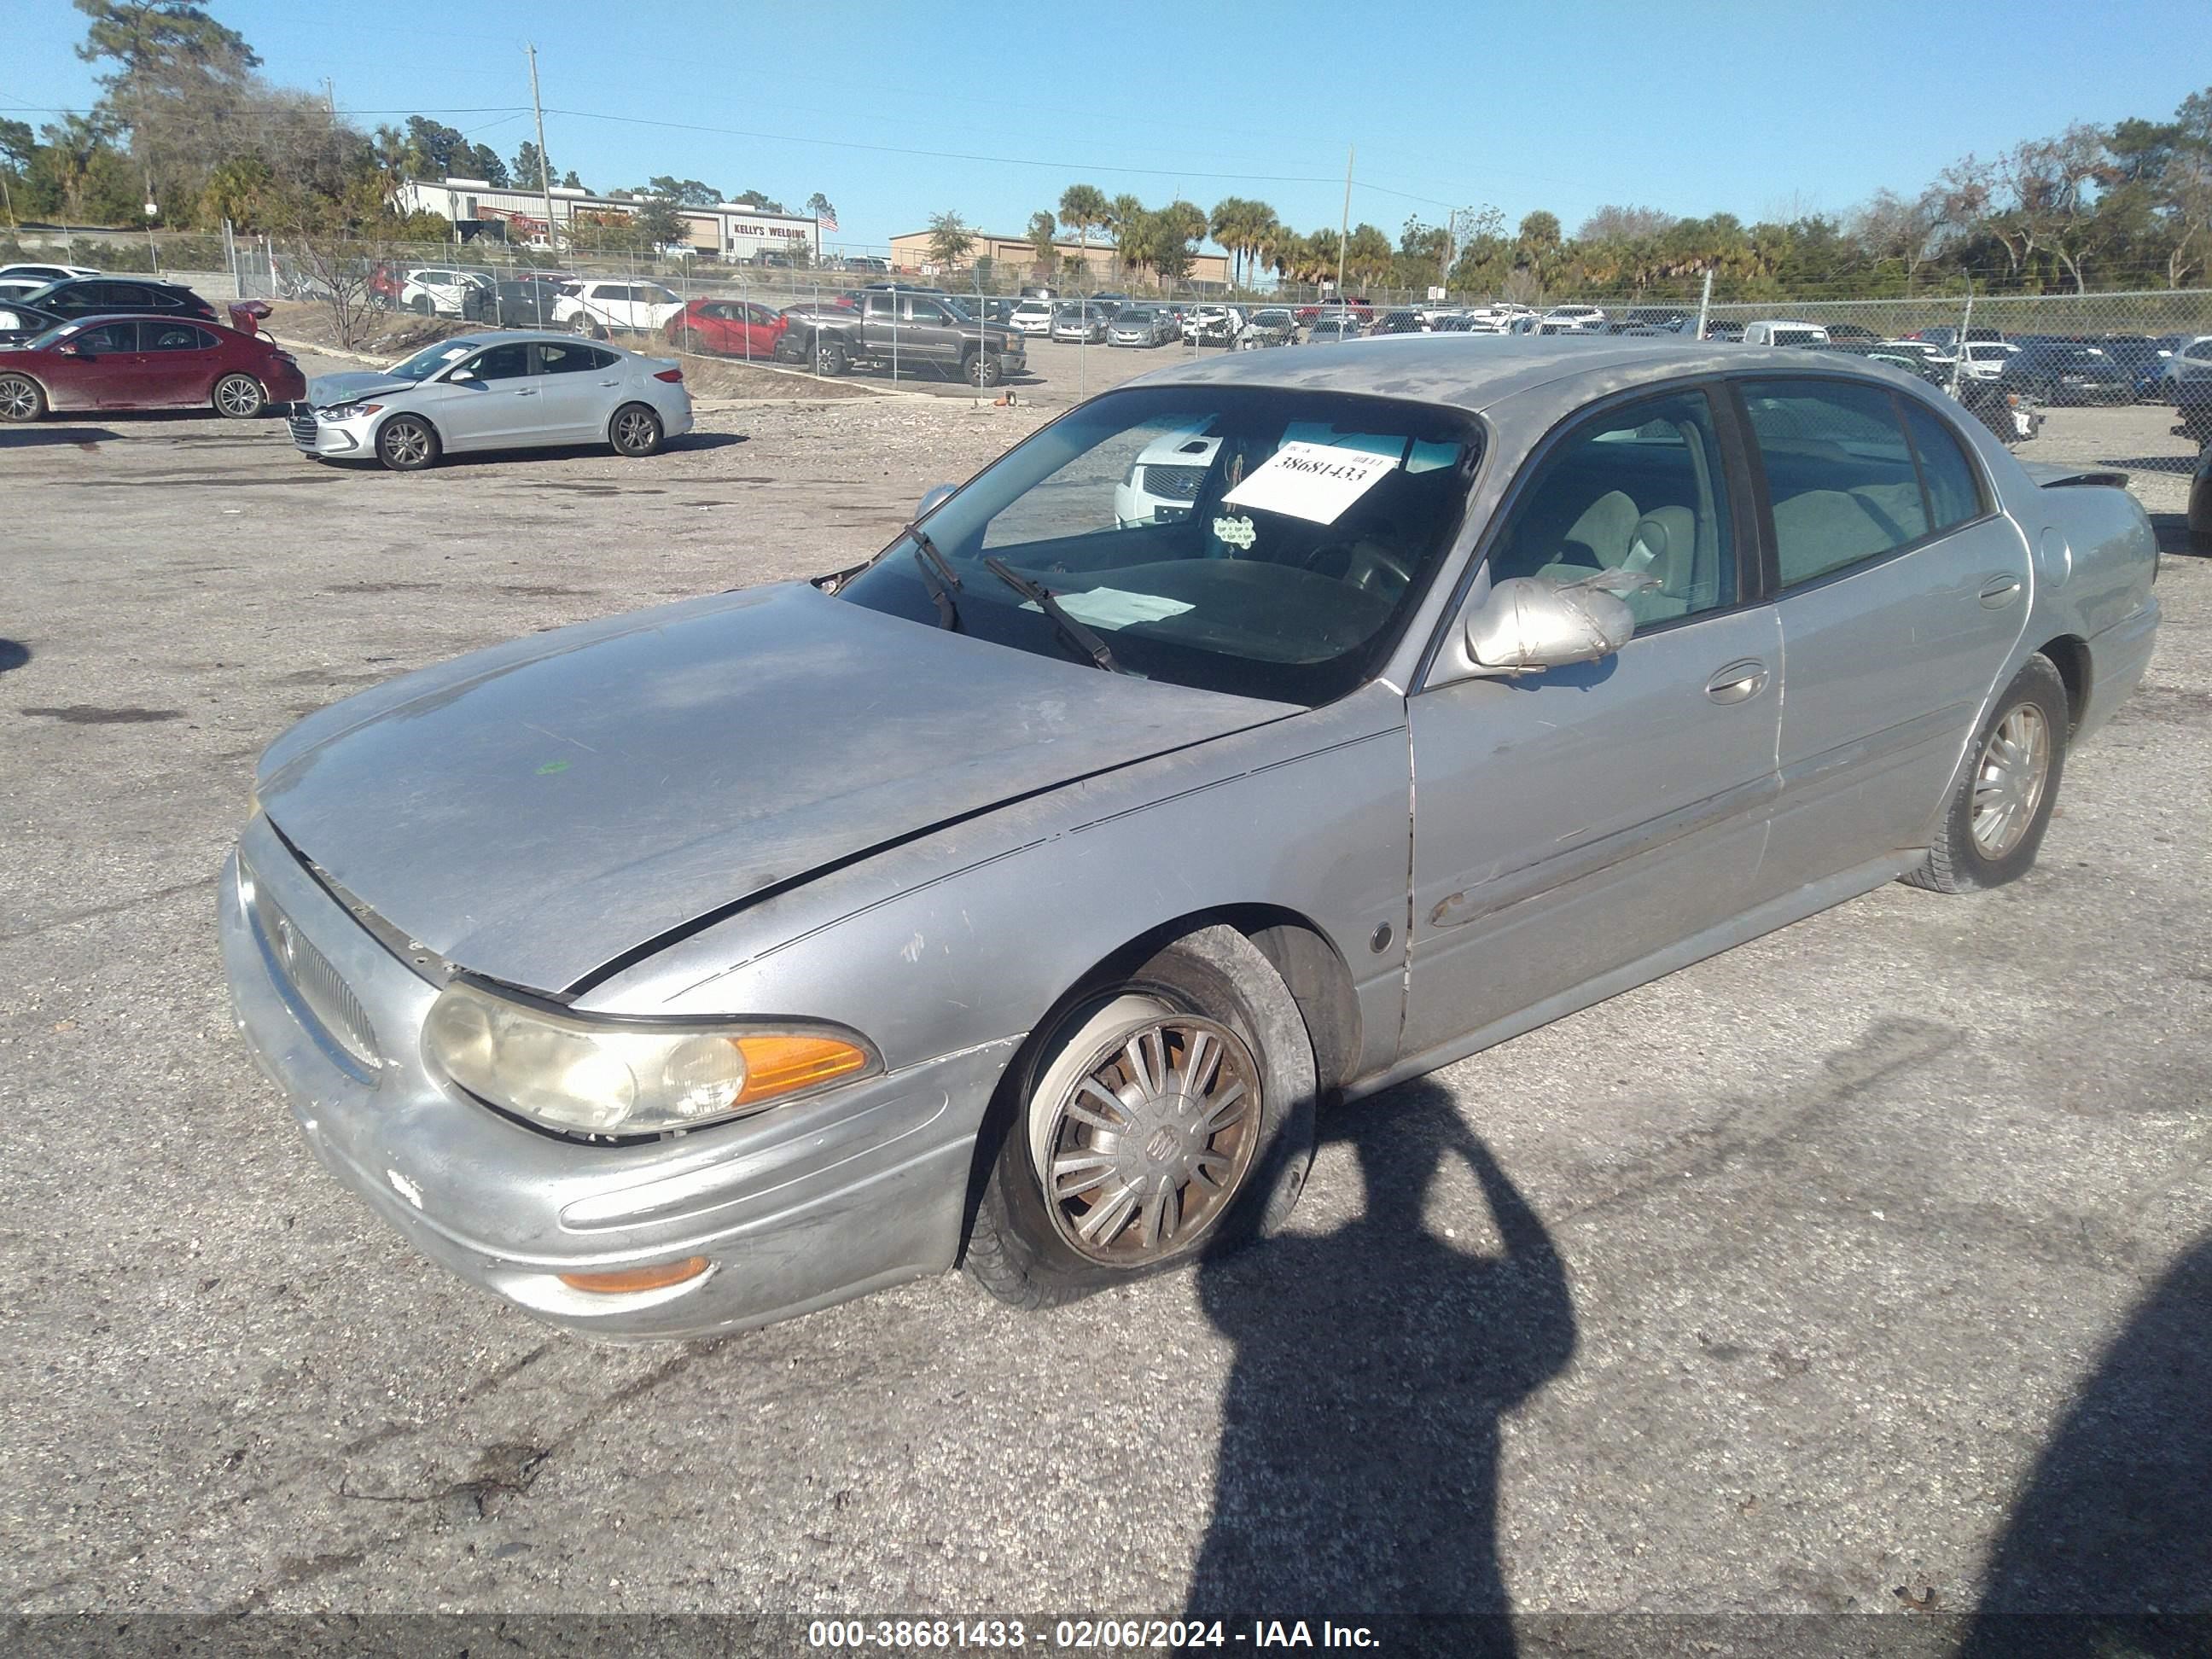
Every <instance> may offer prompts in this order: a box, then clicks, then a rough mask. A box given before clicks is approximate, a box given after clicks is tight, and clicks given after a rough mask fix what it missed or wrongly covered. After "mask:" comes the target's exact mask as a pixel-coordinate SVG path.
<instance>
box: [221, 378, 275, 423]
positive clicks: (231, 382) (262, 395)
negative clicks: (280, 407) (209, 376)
mask: <svg viewBox="0 0 2212 1659" xmlns="http://www.w3.org/2000/svg"><path fill="white" fill-rule="evenodd" d="M209 401H210V403H212V404H214V405H215V412H216V414H218V415H221V416H224V417H225V418H226V419H228V420H233V421H250V420H252V419H254V418H255V417H256V416H258V415H259V414H260V413H261V411H262V410H264V409H266V408H268V407H269V394H268V393H267V392H264V391H263V390H262V388H261V382H260V381H258V380H255V379H254V378H253V377H252V375H251V374H226V375H224V376H223V377H222V379H221V380H217V381H216V383H215V391H214V392H213V394H212V395H211V396H210V398H209Z"/></svg>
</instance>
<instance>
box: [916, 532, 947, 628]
mask: <svg viewBox="0 0 2212 1659" xmlns="http://www.w3.org/2000/svg"><path fill="white" fill-rule="evenodd" d="M906 533H907V538H908V540H909V541H911V542H913V544H914V562H915V568H916V569H918V570H920V571H921V585H922V586H924V587H927V589H928V590H929V597H930V598H931V599H933V600H934V601H936V604H937V625H938V626H939V628H954V629H957V628H958V627H959V626H960V607H959V606H957V605H955V604H953V602H952V592H951V590H952V589H954V588H956V587H957V586H960V573H959V572H958V571H957V570H955V569H954V568H952V565H951V562H950V561H949V560H947V559H946V558H945V555H943V554H942V553H940V552H939V551H938V550H937V544H936V543H935V542H933V541H932V540H930V539H929V532H927V530H924V529H923V528H922V527H921V526H920V525H918V524H910V525H908V526H907V527H906Z"/></svg>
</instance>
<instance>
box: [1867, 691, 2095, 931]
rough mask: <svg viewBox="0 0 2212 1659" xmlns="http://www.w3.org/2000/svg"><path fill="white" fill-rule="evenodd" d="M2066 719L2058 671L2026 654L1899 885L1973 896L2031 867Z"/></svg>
mask: <svg viewBox="0 0 2212 1659" xmlns="http://www.w3.org/2000/svg"><path fill="white" fill-rule="evenodd" d="M2072 720H2073V715H2072V712H2071V709H2070V708H2069V705H2068V703H2067V700H2066V682H2065V681H2064V680H2063V679H2062V678H2059V674H2058V670H2057V668H2056V667H2054V666H2053V665H2052V664H2051V659H2050V658H2048V657H2040V656H2038V657H2030V658H2029V659H2027V663H2026V664H2025V665H2022V667H2021V671H2020V672H2019V673H2018V674H2016V675H2015V676H2014V677H2013V682H2012V684H2010V685H2008V686H2007V687H2006V688H2005V689H2004V694H2003V695H2002V696H2000V697H1999V698H1998V699H1997V700H1996V702H1995V703H1994V704H1992V705H1991V707H1990V715H1989V718H1988V719H1987V720H1984V721H1983V722H1982V725H1981V728H1980V729H1979V730H1978V731H1977V732H1975V733H1974V743H1973V749H1972V755H1973V759H1972V762H1971V763H1969V764H1968V766H1967V768H1966V775H1964V776H1963V777H1961V778H1960V780H1959V784H1958V787H1956V788H1955V789H1954V790H1953V791H1952V792H1951V799H1949V801H1948V802H1947V803H1946V804H1945V805H1944V808H1943V817H1942V822H1941V823H1938V824H1937V825H1936V834H1935V836H1934V837H1933V838H1932V839H1931V841H1930V843H1929V848H1928V856H1927V858H1926V860H1924V861H1923V863H1922V864H1921V866H1920V867H1919V868H1918V869H1917V870H1914V871H1911V872H1909V873H1908V874H1907V875H1906V876H1905V881H1906V882H1907V883H1908V884H1910V885H1911V886H1914V887H1924V888H1927V889H1928V890H1929V891H1930V892H1936V893H1978V892H1981V891H1983V890H1985V889H1988V888H1991V887H2002V886H2003V885H2004V884H2006V883H2007V882H2008V881H2017V880H2019V879H2020V878H2021V877H2022V876H2024V875H2026V874H2027V872H2028V871H2029V870H2031V869H2033V867H2034V865H2035V855H2036V852H2037V849H2039V848H2040V847H2041V846H2042V845H2043V832H2044V830H2045V829H2047V828H2048V827H2049V826H2050V823H2051V809H2052V807H2053V806H2055V805H2057V800H2058V781H2059V777H2060V775H2061V774H2062V773H2063V772H2064V770H2065V766H2066V738H2067V732H2068V728H2069V726H2070V725H2071V723H2072ZM2038 749H2039V762H2038V760H2037V758H2036V750H2038ZM1977 802H1979V803H1980V810H1979V811H1978V810H1977ZM2007 806H2009V809H2010V811H2009V813H2008V814H2006V813H2005V812H2004V809H2005V808H2006V807H2007Z"/></svg>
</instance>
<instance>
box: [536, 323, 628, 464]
mask: <svg viewBox="0 0 2212 1659" xmlns="http://www.w3.org/2000/svg"><path fill="white" fill-rule="evenodd" d="M536 349H537V352H538V381H537V385H538V416H539V418H540V419H541V420H542V421H543V422H544V427H545V433H546V441H547V442H549V443H591V442H594V441H598V440H599V439H603V438H605V436H606V435H607V422H608V421H609V420H610V419H611V418H612V416H613V415H614V410H615V404H617V402H618V401H619V400H620V398H621V395H622V380H623V375H622V362H623V360H622V359H621V358H620V357H618V356H616V355H615V354H614V353H613V352H611V351H610V350H608V349H606V348H605V346H597V345H589V344H586V343H585V342H583V341H581V340H577V341H574V342H570V341H567V340H540V341H538V343H537V345H536Z"/></svg>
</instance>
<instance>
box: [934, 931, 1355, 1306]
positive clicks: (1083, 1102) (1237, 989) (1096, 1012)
mask: <svg viewBox="0 0 2212 1659" xmlns="http://www.w3.org/2000/svg"><path fill="white" fill-rule="evenodd" d="M1039 1039H1040V1040H1039V1041H1037V1042H1035V1043H1034V1044H1033V1046H1032V1048H1031V1049H1030V1053H1029V1055H1028V1056H1027V1058H1026V1061H1025V1063H1024V1064H1021V1065H1019V1066H1017V1067H1016V1069H1015V1070H1014V1071H1013V1072H1012V1073H1009V1075H1008V1079H1007V1082H1006V1091H1007V1092H1006V1101H1007V1102H1008V1103H1009V1104H1008V1105H1007V1107H1006V1108H1005V1109H1003V1112H1002V1115H1001V1116H1000V1120H999V1124H1000V1127H1002V1129H1003V1134H1002V1136H1001V1139H1000V1141H999V1144H998V1146H997V1148H996V1152H995V1157H994V1161H993V1163H992V1164H991V1168H990V1173H989V1176H988V1179H987V1182H986V1183H985V1186H984V1188H983V1192H982V1194H981V1199H980V1200H979V1201H978V1204H977V1207H976V1213H975V1225H974V1229H973V1231H972V1232H971V1234H970V1236H969V1242H968V1248H967V1251H966V1254H965V1256H964V1258H963V1262H964V1265H965V1267H967V1270H968V1272H969V1274H970V1275H971V1276H972V1277H973V1278H975V1279H976V1281H977V1282H978V1283H980V1284H981V1285H982V1286H983V1287H984V1288H985V1289H986V1290H987V1291H990V1292H991V1294H992V1295H994V1296H995V1297H999V1298H1000V1300H1001V1301H1004V1302H1008V1303H1011V1304H1014V1305H1016V1306H1018V1307H1024V1308H1043V1307H1052V1306H1056V1305H1058V1304H1062V1303H1066V1302H1072V1301H1074V1300H1076V1299H1077V1298H1079V1297H1085V1296H1088V1295H1091V1294H1092V1293H1093V1292H1095V1291H1101V1290H1104V1289H1106V1288H1108V1287H1109V1286H1111V1285H1118V1284H1126V1283H1128V1282H1129V1281H1131V1280H1133V1279H1139V1278H1142V1277H1144V1276H1146V1275H1147V1274H1150V1273H1156V1272H1159V1271H1161V1270H1163V1269H1165V1268H1168V1267H1174V1266H1176V1265H1179V1264H1180V1263H1182V1262H1184V1261H1191V1260H1193V1259H1194V1258H1195V1257H1197V1256H1198V1255H1200V1254H1201V1253H1204V1252H1207V1251H1212V1250H1217V1249H1229V1248H1233V1247H1234V1246H1236V1245H1237V1244H1239V1243H1243V1242H1245V1241H1247V1240H1249V1239H1252V1238H1255V1237H1264V1236H1265V1235H1267V1234H1268V1233H1272V1232H1273V1231H1278V1230H1279V1228H1280V1227H1281V1225H1283V1223H1284V1222H1285V1221H1286V1220H1287V1219H1288V1218H1289V1216H1290V1213H1291V1210H1292V1209H1293V1208H1294V1207H1295V1206H1296V1205H1297V1200H1298V1196H1299V1194H1300V1193H1301V1192H1302V1191H1303V1190H1304V1184H1305V1176H1306V1170H1307V1169H1308V1167H1309V1165H1310V1164H1311V1162H1312V1159H1313V1138H1314V1096H1315V1086H1314V1057H1313V1046H1312V1043H1311V1042H1310V1039H1309V1038H1308V1036H1307V1035H1306V1029H1305V1024H1304V1020H1303V1019H1302V1018H1300V1016H1299V1013H1298V1010H1297V1004H1296V1003H1295V1002H1294V1001H1293V1000H1291V994H1290V990H1289V987H1286V986H1285V984H1284V983H1283V980H1282V976H1281V975H1279V974H1278V973H1276V971H1275V969H1274V968H1273V965H1272V964H1270V963H1269V962H1268V961H1267V957H1264V956H1263V955H1261V952H1260V950H1259V948H1258V947H1257V946H1256V945H1254V944H1253V943H1252V942H1251V941H1250V940H1249V939H1246V938H1245V937H1244V936H1243V934H1242V933H1238V932H1237V930H1236V929H1234V928H1231V927H1206V928H1202V929H1200V930H1199V931H1198V932H1196V933H1189V934H1187V935H1185V936H1184V937H1183V938H1182V939H1177V940H1176V941H1175V942H1174V943H1173V944H1171V945H1168V946H1167V947H1166V948H1165V949H1164V950H1162V951H1159V952H1158V954H1157V955H1155V956H1154V957H1152V958H1151V959H1150V960H1149V961H1147V962H1146V963H1144V964H1143V965H1142V966H1140V967H1139V968H1138V969H1136V970H1135V971H1134V972H1133V973H1132V974H1130V975H1127V977H1126V978H1121V979H1117V980H1116V981H1113V982H1111V983H1108V984H1103V985H1101V986H1098V987H1094V988H1093V990H1092V991H1091V993H1090V994H1087V995H1085V996H1083V997H1080V998H1079V999H1077V1000H1074V1001H1073V1004H1072V1006H1066V1007H1065V1008H1064V1009H1063V1010H1062V1012H1060V1014H1059V1016H1058V1017H1057V1018H1055V1019H1054V1021H1053V1022H1052V1023H1051V1024H1050V1026H1049V1028H1048V1029H1047V1030H1042V1031H1041V1032H1040V1033H1039Z"/></svg>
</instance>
